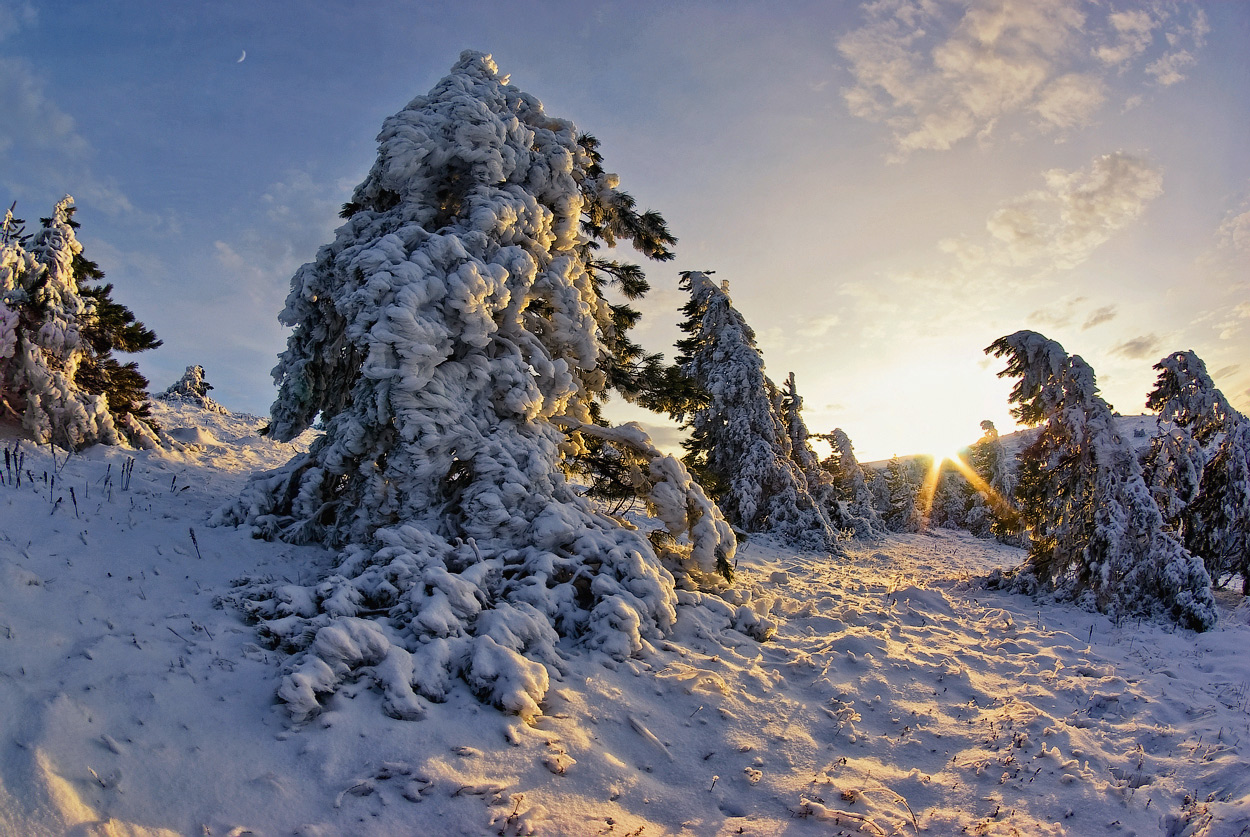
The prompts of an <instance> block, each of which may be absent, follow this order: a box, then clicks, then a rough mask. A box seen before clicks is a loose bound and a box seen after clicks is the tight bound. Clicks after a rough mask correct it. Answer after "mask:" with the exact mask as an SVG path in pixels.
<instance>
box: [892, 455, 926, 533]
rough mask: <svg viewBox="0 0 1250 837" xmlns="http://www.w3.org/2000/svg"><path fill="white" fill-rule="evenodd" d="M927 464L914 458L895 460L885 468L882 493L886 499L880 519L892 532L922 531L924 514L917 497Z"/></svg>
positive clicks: (921, 487)
mask: <svg viewBox="0 0 1250 837" xmlns="http://www.w3.org/2000/svg"><path fill="white" fill-rule="evenodd" d="M928 470H929V468H928V462H926V461H923V460H921V459H917V458H914V457H913V458H910V459H900V458H899V457H897V456H895V457H892V458H891V459H890V461H889V462H888V463H887V464H886V469H885V489H886V492H887V493H886V496H887V497H888V500H887V503H886V506H885V509H884V511H883V513H882V518H883V519H884V521H885V526H886V528H887V529H889V530H890V531H892V532H919V531H920V530H921V529H923V528H924V524H925V513H926V511H927V509H924V508H922V503H921V498H920V493H921V490H922V489H923V488H924V481H925V473H926V472H927V471H928Z"/></svg>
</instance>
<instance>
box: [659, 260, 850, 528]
mask: <svg viewBox="0 0 1250 837" xmlns="http://www.w3.org/2000/svg"><path fill="white" fill-rule="evenodd" d="M681 285H682V287H683V288H684V289H685V290H687V291H689V292H690V302H689V303H688V304H687V305H686V306H685V308H684V309H683V311H684V313H685V315H686V319H685V320H684V322H683V323H682V324H681V328H682V330H683V331H684V332H685V333H686V334H687V335H688V336H687V337H685V338H683V339H682V340H680V341H678V343H677V349H678V352H679V354H678V357H677V363H678V366H679V368H680V371H681V373H682V374H684V375H685V376H686V377H687V378H689V380H690V381H692V382H693V383H694V385H695V387H696V388H697V390H698V391H699V392H700V393H702V394H703V397H702V398H701V399H700V400H699V401H698V402H696V403H694V404H691V405H687V407H686V408H685V409H684V410H681V411H679V413H678V417H679V418H682V419H684V426H685V427H687V428H689V429H690V437H689V439H688V440H687V441H686V443H685V445H686V449H687V450H688V451H689V455H688V456H687V458H686V462H687V464H688V465H689V466H690V469H691V470H692V471H693V472H694V473H695V475H696V476H697V477H698V478H699V480H700V482H701V483H702V484H703V485H704V486H706V487H707V488H709V490H711V492H712V494H713V496H714V497H715V498H716V500H717V502H718V503H719V504H720V507H721V508H722V509H723V510H724V512H725V516H726V517H727V518H728V519H729V521H730V522H731V523H733V524H734V525H735V526H738V527H740V528H742V529H743V530H745V531H747V532H773V533H776V534H778V535H781V536H782V537H785V538H788V539H792V540H796V541H799V542H802V543H805V544H808V545H810V546H812V547H814V548H823V549H832V548H834V544H835V543H836V541H837V539H838V533H837V529H836V527H835V526H834V525H833V523H832V522H831V521H830V520H829V518H828V514H827V512H826V511H825V509H824V508H823V507H822V506H821V504H820V503H819V502H817V500H816V498H815V497H813V496H812V493H811V491H810V488H809V486H808V484H807V480H806V479H805V477H804V475H803V471H802V470H801V468H800V467H799V466H798V464H796V462H795V460H794V459H793V458H792V445H791V441H790V434H789V430H788V429H787V427H786V423H785V421H784V420H783V418H782V416H781V415H780V411H779V405H780V401H781V397H780V394H779V393H778V390H777V387H776V385H774V384H773V382H772V381H771V380H770V379H769V378H768V376H767V375H766V374H765V373H764V358H763V356H762V355H761V353H760V350H759V349H758V348H757V347H756V345H755V332H754V331H752V329H751V327H750V326H749V325H747V322H746V320H745V319H744V318H743V316H742V315H741V314H740V313H739V312H738V311H737V309H735V308H734V307H733V302H732V300H730V298H729V292H728V290H727V288H726V287H725V286H724V285H718V284H717V283H715V282H713V281H712V279H711V277H710V276H709V275H708V274H706V273H701V272H697V271H693V272H686V273H683V274H682V278H681Z"/></svg>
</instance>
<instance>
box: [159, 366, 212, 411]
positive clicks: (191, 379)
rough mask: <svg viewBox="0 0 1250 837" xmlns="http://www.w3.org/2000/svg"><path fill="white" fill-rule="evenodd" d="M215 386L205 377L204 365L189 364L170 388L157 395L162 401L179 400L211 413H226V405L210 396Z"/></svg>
mask: <svg viewBox="0 0 1250 837" xmlns="http://www.w3.org/2000/svg"><path fill="white" fill-rule="evenodd" d="M212 388H213V385H212V384H210V383H209V382H208V381H207V380H205V378H204V367H203V366H188V367H187V371H186V372H183V373H182V377H181V378H179V379H178V380H177V381H175V382H174V383H173V384H171V385H170V386H169V389H167V390H165V391H164V392H162V393H161V394H160V395H158V396H156V397H157V398H159V399H161V400H162V401H177V402H180V403H183V404H194V405H195V406H197V407H199V408H200V409H203V410H208V411H209V412H211V413H226V412H228V411H227V410H226V408H225V407H223V406H221V405H220V404H218V403H217V402H216V401H214V400H213V399H211V398H209V397H208V391H209V390H210V389H212Z"/></svg>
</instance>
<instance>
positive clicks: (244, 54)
mask: <svg viewBox="0 0 1250 837" xmlns="http://www.w3.org/2000/svg"><path fill="white" fill-rule="evenodd" d="M244 58H247V50H243V54H242V55H240V56H239V60H238V61H235V62H234V63H236V64H242V63H243V59H244Z"/></svg>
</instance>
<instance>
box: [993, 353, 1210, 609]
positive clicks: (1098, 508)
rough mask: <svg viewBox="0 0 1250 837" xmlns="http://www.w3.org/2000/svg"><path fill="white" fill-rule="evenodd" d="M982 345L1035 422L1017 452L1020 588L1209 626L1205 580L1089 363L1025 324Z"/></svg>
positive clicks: (1016, 409)
mask: <svg viewBox="0 0 1250 837" xmlns="http://www.w3.org/2000/svg"><path fill="white" fill-rule="evenodd" d="M986 352H987V353H993V354H995V355H997V356H998V357H1004V356H1005V357H1006V358H1007V367H1006V369H1004V370H1003V371H1002V372H1001V373H1000V375H1004V376H1012V377H1015V378H1017V379H1018V380H1017V382H1016V384H1015V387H1014V388H1013V389H1012V392H1011V402H1012V404H1013V405H1014V406H1013V408H1012V413H1013V414H1014V415H1015V416H1016V417H1017V418H1019V419H1020V420H1021V421H1023V422H1024V423H1026V424H1030V425H1041V428H1040V433H1039V434H1038V436H1037V439H1036V440H1035V441H1034V442H1033V443H1032V444H1031V445H1029V447H1028V448H1026V449H1025V450H1024V451H1022V452H1021V454H1020V458H1021V470H1020V484H1019V489H1018V491H1017V496H1018V497H1019V500H1020V506H1021V513H1022V516H1023V519H1024V522H1025V524H1026V525H1027V526H1028V528H1029V534H1030V536H1031V544H1030V547H1029V557H1028V559H1027V561H1026V563H1025V565H1024V567H1023V568H1022V569H1021V571H1020V573H1019V574H1018V575H1017V579H1016V583H1017V585H1018V586H1019V587H1020V588H1023V589H1030V588H1032V589H1038V588H1041V589H1045V590H1049V591H1053V592H1054V593H1056V594H1058V595H1060V596H1061V597H1066V598H1073V599H1076V600H1078V601H1080V602H1082V603H1083V604H1086V605H1089V606H1092V607H1096V608H1097V609H1099V610H1101V611H1103V612H1106V613H1109V614H1112V615H1115V616H1117V617H1122V616H1131V615H1137V614H1152V613H1158V612H1160V611H1162V612H1164V613H1166V614H1167V615H1168V616H1170V617H1171V618H1173V619H1175V620H1176V621H1177V622H1178V623H1180V624H1182V625H1184V626H1186V627H1191V628H1194V629H1196V630H1205V629H1207V628H1210V627H1212V626H1213V625H1214V624H1215V620H1216V610H1215V600H1214V598H1213V597H1212V594H1211V579H1210V576H1209V575H1208V574H1207V571H1206V569H1205V568H1204V567H1203V565H1202V562H1201V561H1200V560H1199V559H1197V558H1196V557H1194V556H1193V555H1191V554H1190V553H1189V552H1188V551H1187V550H1186V549H1185V547H1184V546H1182V545H1181V543H1180V542H1179V541H1178V540H1177V539H1176V538H1175V537H1174V536H1173V535H1172V534H1171V533H1169V532H1168V531H1167V530H1166V528H1165V527H1164V523H1163V517H1162V516H1161V515H1160V513H1159V509H1158V507H1157V506H1156V505H1155V502H1154V500H1153V499H1152V498H1151V496H1150V491H1149V489H1148V488H1147V486H1146V483H1145V480H1144V479H1143V478H1142V472H1141V466H1140V464H1139V463H1138V460H1137V457H1136V455H1135V453H1134V451H1133V448H1132V445H1130V444H1129V442H1128V441H1127V440H1126V439H1124V438H1122V437H1121V436H1120V435H1119V434H1118V432H1117V431H1116V427H1115V422H1114V419H1113V415H1112V412H1111V408H1110V407H1109V406H1108V405H1107V403H1106V402H1105V401H1104V400H1103V399H1102V398H1101V397H1100V396H1099V394H1098V388H1097V386H1096V383H1095V379H1094V372H1093V370H1092V369H1091V368H1090V367H1089V366H1088V365H1087V364H1086V363H1085V361H1083V360H1082V359H1081V358H1079V357H1076V356H1069V355H1068V354H1067V353H1066V352H1065V351H1064V350H1063V347H1062V346H1060V345H1059V344H1058V343H1056V342H1054V341H1053V340H1048V339H1046V338H1045V337H1043V336H1042V335H1040V334H1037V333H1035V332H1031V331H1020V332H1016V333H1015V334H1011V335H1008V336H1006V337H1002V338H1000V339H998V340H996V341H995V342H994V343H993V344H992V345H991V346H990V347H989V348H988V349H986Z"/></svg>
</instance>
